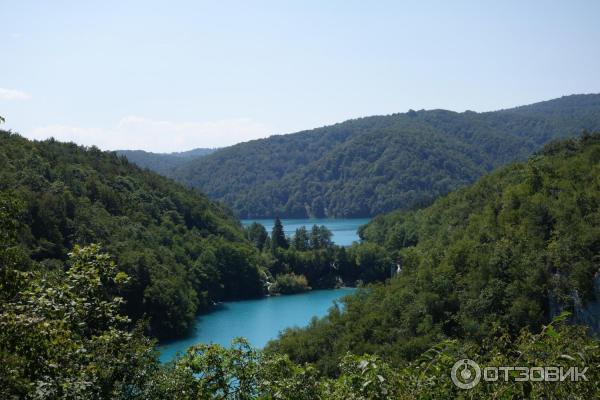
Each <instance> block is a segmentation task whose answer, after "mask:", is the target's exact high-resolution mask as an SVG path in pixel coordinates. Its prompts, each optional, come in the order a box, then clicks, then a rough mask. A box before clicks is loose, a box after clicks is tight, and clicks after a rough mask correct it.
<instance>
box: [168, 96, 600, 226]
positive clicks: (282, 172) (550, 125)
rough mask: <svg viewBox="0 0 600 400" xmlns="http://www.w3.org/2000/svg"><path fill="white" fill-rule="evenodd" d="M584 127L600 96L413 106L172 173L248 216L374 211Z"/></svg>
mask: <svg viewBox="0 0 600 400" xmlns="http://www.w3.org/2000/svg"><path fill="white" fill-rule="evenodd" d="M586 129H587V130H590V131H592V130H595V129H600V95H596V94H590V95H573V96H567V97H562V98H559V99H555V100H551V101H546V102H542V103H537V104H533V105H529V106H523V107H517V108H513V109H507V110H501V111H496V112H485V113H475V112H470V111H467V112H463V113H456V112H451V111H445V110H431V111H412V110H411V111H409V112H408V113H403V114H393V115H387V116H374V117H367V118H360V119H355V120H350V121H346V122H343V123H339V124H335V125H332V126H327V127H323V128H318V129H313V130H310V131H304V132H299V133H295V134H290V135H279V136H272V137H270V138H268V139H261V140H253V141H250V142H246V143H240V144H238V145H235V146H231V147H227V148H224V149H221V150H218V151H216V152H215V153H213V154H210V155H208V156H205V157H202V158H198V159H194V160H192V161H190V162H188V163H185V164H184V165H181V166H180V167H178V168H177V169H176V171H175V173H174V174H173V175H170V176H173V177H174V178H175V179H177V180H179V181H180V182H182V183H184V184H186V185H189V186H192V187H196V188H199V189H200V190H202V191H203V192H204V193H206V194H207V195H208V196H209V197H211V198H213V199H215V200H221V201H224V202H225V204H227V205H228V206H230V207H231V208H232V209H233V210H234V212H235V213H236V214H237V215H238V216H239V217H241V218H257V217H272V216H274V215H279V216H281V217H306V216H312V217H321V216H329V217H358V216H372V215H375V214H379V213H382V212H388V211H391V210H394V209H397V208H404V209H406V208H411V207H413V206H415V205H422V204H428V203H430V202H431V201H432V200H433V199H435V198H436V197H438V196H439V195H442V194H446V193H448V192H450V191H453V190H455V189H457V188H459V187H463V186H465V185H467V184H469V183H471V182H473V181H475V179H476V178H477V177H479V176H481V175H483V174H484V173H486V172H488V171H491V170H492V169H494V168H495V167H497V166H500V165H504V164H506V163H508V162H511V161H515V160H523V159H526V158H527V157H528V156H529V155H530V154H531V153H533V152H534V151H536V150H538V149H539V148H540V147H541V146H542V145H543V144H544V143H546V142H548V141H549V140H551V139H553V138H559V137H565V136H572V135H578V134H580V133H581V132H582V131H583V130H586Z"/></svg>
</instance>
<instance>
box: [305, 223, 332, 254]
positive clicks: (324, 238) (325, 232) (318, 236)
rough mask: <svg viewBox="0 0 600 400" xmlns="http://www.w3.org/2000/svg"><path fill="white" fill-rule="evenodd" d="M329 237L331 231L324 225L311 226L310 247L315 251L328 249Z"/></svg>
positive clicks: (329, 244)
mask: <svg viewBox="0 0 600 400" xmlns="http://www.w3.org/2000/svg"><path fill="white" fill-rule="evenodd" d="M331 236H332V233H331V231H330V230H329V229H327V227H326V226H325V225H321V226H318V225H313V227H312V229H311V232H310V247H311V248H312V249H315V250H316V249H323V248H326V247H330V246H331V245H332V242H331Z"/></svg>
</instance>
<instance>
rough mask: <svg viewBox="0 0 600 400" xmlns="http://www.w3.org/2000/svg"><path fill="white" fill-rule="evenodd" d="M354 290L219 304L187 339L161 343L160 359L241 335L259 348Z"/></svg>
mask: <svg viewBox="0 0 600 400" xmlns="http://www.w3.org/2000/svg"><path fill="white" fill-rule="evenodd" d="M355 290H356V289H354V288H341V289H330V290H314V291H311V292H308V293H302V294H295V295H287V296H275V297H266V298H262V299H256V300H244V301H231V302H224V303H220V304H218V305H217V306H216V307H215V309H214V311H212V312H210V313H208V314H204V315H200V316H199V317H198V318H197V321H196V328H195V329H194V331H193V332H192V333H191V334H190V335H189V337H187V338H184V339H181V340H176V341H172V342H165V343H163V344H161V346H160V347H159V351H160V360H161V361H162V362H167V361H169V360H171V359H172V358H173V357H174V356H175V355H176V354H177V353H184V352H185V350H186V349H187V348H188V347H190V346H192V345H194V344H197V343H218V344H220V345H223V346H229V345H230V344H231V340H232V339H234V338H236V337H240V336H242V337H245V338H246V339H248V341H249V342H250V344H252V345H253V346H254V347H258V348H262V347H264V346H265V344H267V342H268V341H269V340H271V339H275V338H276V337H277V336H278V335H279V332H281V331H282V330H284V329H285V328H289V327H293V326H306V325H308V323H309V322H310V320H311V318H312V317H315V316H316V317H322V316H324V315H325V314H326V313H327V310H329V308H330V307H331V306H333V303H334V301H335V300H338V299H340V298H342V297H344V296H346V295H349V294H352V293H353V292H354V291H355Z"/></svg>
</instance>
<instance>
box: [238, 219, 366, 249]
mask: <svg viewBox="0 0 600 400" xmlns="http://www.w3.org/2000/svg"><path fill="white" fill-rule="evenodd" d="M370 220H371V218H340V219H332V218H315V219H282V220H281V223H282V224H283V230H284V232H285V235H286V236H293V235H294V232H296V229H297V228H300V227H301V226H305V227H306V229H308V230H309V231H310V228H312V226H313V225H315V224H316V225H325V226H326V227H327V228H328V229H329V230H330V231H331V232H332V233H333V242H334V243H335V244H337V245H340V246H350V245H351V244H352V242H355V241H358V240H360V238H359V237H358V233H357V229H358V227H359V226H361V225H365V224H366V223H367V222H369V221H370ZM252 222H258V223H259V224H261V225H264V226H265V228H267V232H269V234H270V233H271V230H272V229H273V222H274V220H273V219H244V220H242V224H243V225H244V226H248V225H250V224H251V223H252Z"/></svg>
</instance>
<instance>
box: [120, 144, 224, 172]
mask: <svg viewBox="0 0 600 400" xmlns="http://www.w3.org/2000/svg"><path fill="white" fill-rule="evenodd" d="M215 150H216V149H202V148H199V149H193V150H189V151H183V152H177V153H152V152H149V151H143V150H117V151H116V153H117V154H118V155H121V156H125V157H126V158H127V159H128V160H129V161H131V162H132V163H134V164H135V165H137V166H140V167H142V168H148V169H149V170H151V171H154V172H157V173H159V174H161V175H165V176H169V175H172V174H173V170H174V169H175V168H177V167H180V166H182V165H184V164H186V163H187V162H189V161H190V160H193V159H195V158H198V157H203V156H206V155H208V154H210V153H213V152H214V151H215Z"/></svg>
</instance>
